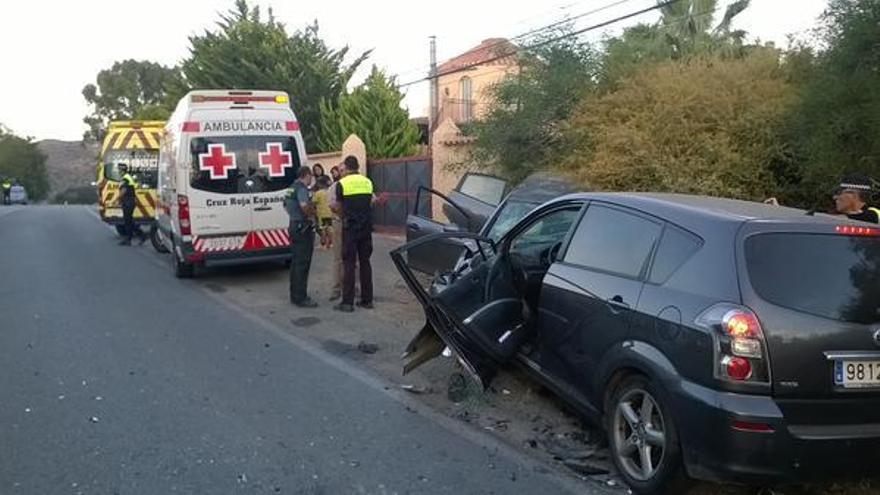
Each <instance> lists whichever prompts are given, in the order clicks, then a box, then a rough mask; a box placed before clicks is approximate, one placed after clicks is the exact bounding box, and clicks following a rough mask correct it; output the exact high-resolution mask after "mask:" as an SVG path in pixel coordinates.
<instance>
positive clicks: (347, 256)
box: [333, 156, 374, 313]
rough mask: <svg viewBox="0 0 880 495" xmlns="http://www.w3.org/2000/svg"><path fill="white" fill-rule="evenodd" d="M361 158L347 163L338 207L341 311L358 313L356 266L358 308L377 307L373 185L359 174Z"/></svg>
mask: <svg viewBox="0 0 880 495" xmlns="http://www.w3.org/2000/svg"><path fill="white" fill-rule="evenodd" d="M359 168H360V166H359V164H358V160H357V158H355V157H354V156H348V157H346V158H345V161H344V170H343V177H342V178H341V179H340V180H339V182H338V184H337V185H336V208H337V211H339V213H340V214H341V217H342V263H343V271H344V273H343V276H342V302H341V303H339V304H337V305H336V306H334V307H333V309H336V310H338V311H345V312H349V313H350V312H352V311H354V279H355V273H354V272H355V267H358V268H359V269H360V285H361V300H360V301H359V302H358V306H360V307H362V308H367V309H372V308H373V269H372V266H371V265H370V256H371V255H372V254H373V220H372V216H373V199H374V196H373V182H372V181H371V180H370V179H368V178H366V177H364V176H363V175H361V174H360V173H358V169H359Z"/></svg>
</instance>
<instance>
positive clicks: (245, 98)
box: [190, 91, 290, 104]
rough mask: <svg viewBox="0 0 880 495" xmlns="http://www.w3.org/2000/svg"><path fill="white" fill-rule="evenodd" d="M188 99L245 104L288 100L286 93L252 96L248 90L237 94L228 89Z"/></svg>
mask: <svg viewBox="0 0 880 495" xmlns="http://www.w3.org/2000/svg"><path fill="white" fill-rule="evenodd" d="M242 93H243V92H242ZM190 101H192V102H193V103H209V102H210V103H213V102H226V103H230V102H231V103H240V104H245V103H253V102H262V103H287V102H289V101H290V100H289V98H288V97H287V95H275V96H253V95H251V94H250V93H249V92H248V94H237V93H233V92H231V91H230V94H229V95H192V97H191V98H190Z"/></svg>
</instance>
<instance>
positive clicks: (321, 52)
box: [182, 0, 369, 151]
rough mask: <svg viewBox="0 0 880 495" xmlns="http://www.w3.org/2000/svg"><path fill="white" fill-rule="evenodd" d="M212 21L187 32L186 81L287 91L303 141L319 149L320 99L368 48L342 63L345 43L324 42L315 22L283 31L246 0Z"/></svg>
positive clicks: (330, 95) (328, 96) (333, 91)
mask: <svg viewBox="0 0 880 495" xmlns="http://www.w3.org/2000/svg"><path fill="white" fill-rule="evenodd" d="M217 27H218V29H217V30H216V31H213V32H212V31H206V32H205V33H204V34H203V35H201V36H192V37H190V45H191V46H190V57H189V58H188V59H187V60H185V61H184V62H183V65H182V69H183V74H184V76H185V77H186V85H187V86H188V87H190V88H224V89H225V88H229V89H275V90H282V91H286V92H287V93H289V94H290V97H291V98H290V101H291V106H292V107H293V109H294V111H295V112H296V113H297V116H298V118H299V120H300V126H301V129H302V132H303V136H304V138H305V141H306V146H307V147H308V148H309V150H311V151H318V150H320V149H321V147H320V145H319V140H318V133H319V130H320V128H321V125H320V122H321V113H320V108H319V106H320V102H321V101H324V100H326V101H329V102H336V101H338V99H339V96H340V95H341V94H343V92H344V91H345V88H346V86H347V85H348V82H349V80H350V79H351V77H352V75H353V74H354V72H355V71H356V70H357V68H358V67H359V66H360V64H361V63H362V62H363V61H364V60H366V58H367V57H368V55H369V52H365V53H363V54H361V55H359V56H358V57H356V58H355V59H354V61H352V62H351V63H349V64H346V63H345V58H346V56H347V54H348V47H343V48H341V49H338V50H335V49H331V48H329V47H328V46H327V44H326V43H325V42H324V41H323V40H322V39H321V38H320V37H319V34H318V24H317V23H314V24H312V25H310V26H307V27H306V28H305V29H303V30H301V31H297V32H295V33H294V34H293V35H292V36H288V34H287V31H286V29H285V27H284V25H283V24H281V23H279V22H277V21H276V20H275V18H274V17H273V16H272V12H271V11H270V12H269V15H268V18H267V19H266V20H263V18H262V16H261V14H260V9H259V7H253V8H251V7H249V6H248V4H247V2H246V1H245V0H237V1H236V4H235V9H234V10H232V11H231V12H230V13H228V14H227V15H224V16H221V20H220V22H218V23H217ZM333 104H335V103H333Z"/></svg>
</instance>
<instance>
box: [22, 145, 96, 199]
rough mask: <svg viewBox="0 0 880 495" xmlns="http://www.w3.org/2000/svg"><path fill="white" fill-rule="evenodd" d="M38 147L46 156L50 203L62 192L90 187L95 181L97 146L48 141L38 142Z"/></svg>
mask: <svg viewBox="0 0 880 495" xmlns="http://www.w3.org/2000/svg"><path fill="white" fill-rule="evenodd" d="M37 147H38V148H40V151H42V152H43V153H45V155H46V171H47V172H48V173H49V187H50V190H49V201H50V202H51V201H52V198H53V197H54V196H56V195H57V194H59V193H61V192H64V191H66V190H68V189H71V188H82V187H86V186H89V184H91V182H92V181H94V180H95V165H96V163H97V156H98V145H97V144H94V143H88V144H83V142H82V141H59V140H57V139H46V140H43V141H39V142H37Z"/></svg>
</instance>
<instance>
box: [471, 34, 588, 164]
mask: <svg viewBox="0 0 880 495" xmlns="http://www.w3.org/2000/svg"><path fill="white" fill-rule="evenodd" d="M552 37H558V34H555V35H552ZM538 43H540V41H539V42H538ZM518 57H519V70H518V71H517V73H515V74H510V75H508V76H507V77H505V78H504V79H503V80H502V81H501V82H500V83H499V84H497V85H496V86H495V87H493V88H492V89H491V98H492V104H491V106H490V109H489V111H488V113H487V115H486V116H485V117H484V118H483V119H482V120H480V121H477V122H475V123H474V124H473V134H474V136H475V137H476V141H475V148H474V152H473V156H472V158H471V159H472V161H474V162H475V163H477V164H482V165H485V164H492V165H495V166H497V167H498V168H499V169H500V170H501V171H502V173H504V175H505V176H507V177H508V178H510V179H512V180H514V181H518V180H521V179H522V178H524V177H526V176H527V175H529V173H531V172H533V171H534V170H535V169H538V168H541V167H543V166H546V165H548V164H549V163H551V162H552V159H553V157H554V153H555V152H556V151H557V150H558V149H559V144H560V142H561V138H562V135H561V133H560V132H559V125H560V123H561V122H563V121H564V120H565V119H567V118H568V117H569V116H570V115H571V112H572V110H573V109H574V108H575V107H576V105H577V102H578V101H579V100H580V99H581V98H582V97H583V96H584V95H585V94H586V93H588V92H589V91H591V90H592V89H593V88H594V86H595V81H596V77H597V74H598V72H599V63H598V57H597V54H596V52H595V51H594V50H593V48H592V47H591V46H590V45H589V44H586V43H583V42H580V41H578V40H577V39H576V38H566V39H562V40H558V41H554V42H552V43H548V44H546V45H542V46H539V47H538V48H535V49H532V50H528V51H523V52H521V53H520V54H519V55H518Z"/></svg>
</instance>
